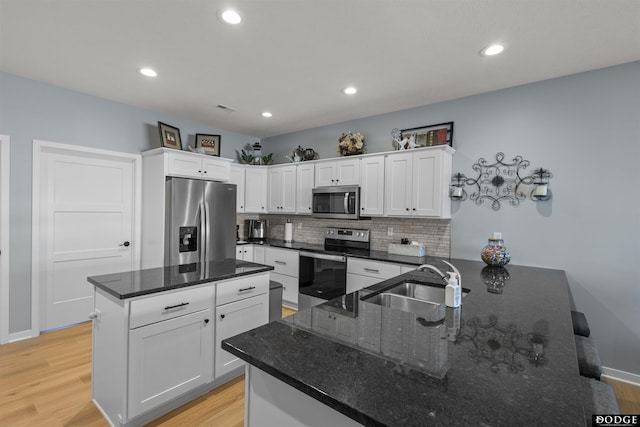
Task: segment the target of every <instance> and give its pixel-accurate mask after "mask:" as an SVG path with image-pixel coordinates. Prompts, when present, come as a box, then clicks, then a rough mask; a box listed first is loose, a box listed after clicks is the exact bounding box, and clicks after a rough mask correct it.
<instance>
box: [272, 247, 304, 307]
mask: <svg viewBox="0 0 640 427" xmlns="http://www.w3.org/2000/svg"><path fill="white" fill-rule="evenodd" d="M264 263H265V264H266V265H270V266H273V268H274V270H273V271H272V272H271V280H275V281H276V282H280V283H282V305H285V306H287V307H290V308H293V309H296V310H297V309H298V289H299V277H300V272H299V268H300V254H299V253H298V251H295V250H291V249H282V248H274V247H267V248H266V250H265V260H264Z"/></svg>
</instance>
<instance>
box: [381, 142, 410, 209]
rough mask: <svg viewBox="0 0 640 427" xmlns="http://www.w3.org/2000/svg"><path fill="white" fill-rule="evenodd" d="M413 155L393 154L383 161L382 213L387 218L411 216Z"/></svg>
mask: <svg viewBox="0 0 640 427" xmlns="http://www.w3.org/2000/svg"><path fill="white" fill-rule="evenodd" d="M412 171H413V155H412V154H411V153H406V154H404V153H403V154H394V155H392V156H388V157H387V158H386V160H385V182H386V185H385V192H384V194H385V196H384V199H385V201H384V212H385V214H386V215H389V216H408V215H411V212H412V210H411V209H412V206H411V194H412V193H411V191H412V185H411V184H412V177H413V175H412Z"/></svg>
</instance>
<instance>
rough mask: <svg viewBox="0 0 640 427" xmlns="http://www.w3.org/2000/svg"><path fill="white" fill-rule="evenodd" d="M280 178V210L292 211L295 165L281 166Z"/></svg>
mask: <svg viewBox="0 0 640 427" xmlns="http://www.w3.org/2000/svg"><path fill="white" fill-rule="evenodd" d="M282 179H283V182H282V209H281V212H286V213H293V212H295V211H296V167H295V166H293V165H291V166H285V167H283V168H282Z"/></svg>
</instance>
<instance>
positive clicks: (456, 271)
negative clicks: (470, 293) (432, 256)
mask: <svg viewBox="0 0 640 427" xmlns="http://www.w3.org/2000/svg"><path fill="white" fill-rule="evenodd" d="M442 262H444V263H445V264H447V265H448V266H449V267H451V268H452V269H453V272H454V273H456V274H457V275H458V283H462V275H461V274H460V271H458V269H457V268H456V267H455V265H453V264H451V263H450V262H447V261H445V260H442Z"/></svg>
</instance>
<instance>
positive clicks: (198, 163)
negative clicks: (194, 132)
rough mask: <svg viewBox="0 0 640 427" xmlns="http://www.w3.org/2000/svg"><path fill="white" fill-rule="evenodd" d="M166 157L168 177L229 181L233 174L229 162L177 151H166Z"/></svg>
mask: <svg viewBox="0 0 640 427" xmlns="http://www.w3.org/2000/svg"><path fill="white" fill-rule="evenodd" d="M165 156H166V159H167V175H171V176H178V177H182V178H200V179H207V180H211V181H229V175H230V173H231V162H230V161H229V160H226V159H220V158H219V157H212V156H207V155H204V154H197V153H184V152H180V151H177V150H166V152H165Z"/></svg>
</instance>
